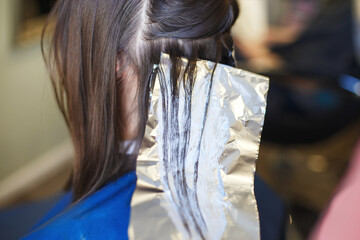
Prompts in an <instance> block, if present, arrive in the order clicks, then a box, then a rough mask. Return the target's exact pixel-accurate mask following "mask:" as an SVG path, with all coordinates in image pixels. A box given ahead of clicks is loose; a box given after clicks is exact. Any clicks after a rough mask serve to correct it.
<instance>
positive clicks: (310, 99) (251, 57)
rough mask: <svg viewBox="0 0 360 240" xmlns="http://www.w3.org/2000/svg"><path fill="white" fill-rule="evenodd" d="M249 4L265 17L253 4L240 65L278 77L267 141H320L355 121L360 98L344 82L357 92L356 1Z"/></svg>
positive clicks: (238, 39) (239, 40) (242, 33)
mask: <svg viewBox="0 0 360 240" xmlns="http://www.w3.org/2000/svg"><path fill="white" fill-rule="evenodd" d="M242 2H244V5H246V4H247V5H248V7H249V8H251V7H252V8H254V9H253V11H255V9H261V10H262V11H263V14H262V16H265V17H262V18H260V19H259V18H257V19H256V20H254V18H255V16H254V15H251V14H250V12H251V11H249V9H246V11H248V12H249V14H248V15H247V14H246V13H245V14H243V15H242V17H244V19H241V20H240V21H241V23H242V25H243V26H242V25H241V24H239V29H238V32H237V35H236V36H234V39H235V40H234V41H235V43H236V46H237V48H238V55H237V65H238V66H239V67H242V68H245V69H248V70H251V71H255V72H258V73H261V74H264V75H267V76H269V77H270V79H271V80H272V83H271V87H270V91H269V98H268V99H269V104H268V112H267V113H268V114H267V116H266V119H267V121H266V123H265V126H264V135H263V136H264V139H265V140H270V141H275V142H280V143H309V142H315V141H319V140H321V139H324V138H326V137H328V136H330V135H331V134H333V133H334V132H336V131H338V130H339V129H341V128H342V127H344V126H346V125H348V124H349V123H351V122H352V121H354V119H356V117H357V116H359V114H360V105H359V100H358V99H357V98H354V97H353V96H352V94H350V93H349V92H347V91H345V90H344V89H343V88H344V87H343V86H344V85H346V84H347V85H349V84H348V82H349V81H350V82H352V87H350V88H352V89H350V91H352V92H355V90H354V86H356V84H357V83H358V82H359V81H358V80H357V79H358V78H360V68H359V63H358V55H359V51H358V47H357V45H358V36H359V32H358V31H357V29H358V28H357V26H358V25H357V22H358V20H357V17H358V11H357V8H356V2H357V1H351V0H346V1H343V0H324V1H321V0H276V1H272V2H271V4H270V2H267V1H262V0H259V1H253V2H250V1H247V0H243V1H242ZM255 3H256V4H255ZM278 9H281V10H280V11H279V10H278ZM246 16H248V18H249V19H246ZM246 20H250V22H255V23H256V24H255V25H254V26H252V27H253V28H256V29H257V30H255V31H251V30H250V29H251V28H246V26H245V24H244V23H245V22H246ZM249 25H250V26H251V24H249ZM254 33H255V34H254ZM346 90H349V87H347V88H346ZM328 119H331V121H328Z"/></svg>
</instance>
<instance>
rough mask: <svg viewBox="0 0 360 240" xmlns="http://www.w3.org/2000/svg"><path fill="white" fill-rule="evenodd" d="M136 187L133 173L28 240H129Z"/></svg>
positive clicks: (71, 209)
mask: <svg viewBox="0 0 360 240" xmlns="http://www.w3.org/2000/svg"><path fill="white" fill-rule="evenodd" d="M135 187H136V174H135V172H134V171H133V172H130V173H128V174H126V175H124V176H122V177H121V178H119V179H118V180H116V181H114V182H112V183H110V184H107V185H106V186H104V187H103V188H101V189H100V190H99V191H97V192H95V193H93V194H91V195H90V196H88V197H87V198H85V199H84V200H82V201H80V202H78V203H76V204H73V205H70V206H68V207H67V208H66V209H65V210H64V211H62V212H61V213H59V214H58V215H56V216H55V217H54V218H52V219H50V220H49V221H47V222H45V223H44V224H42V225H41V226H39V227H38V228H36V229H35V230H34V231H33V232H31V233H30V234H28V235H27V236H25V237H24V239H49V236H51V239H127V231H128V226H129V220H130V202H131V198H132V195H133V193H134V190H135Z"/></svg>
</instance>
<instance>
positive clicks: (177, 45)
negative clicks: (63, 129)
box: [42, 0, 239, 201]
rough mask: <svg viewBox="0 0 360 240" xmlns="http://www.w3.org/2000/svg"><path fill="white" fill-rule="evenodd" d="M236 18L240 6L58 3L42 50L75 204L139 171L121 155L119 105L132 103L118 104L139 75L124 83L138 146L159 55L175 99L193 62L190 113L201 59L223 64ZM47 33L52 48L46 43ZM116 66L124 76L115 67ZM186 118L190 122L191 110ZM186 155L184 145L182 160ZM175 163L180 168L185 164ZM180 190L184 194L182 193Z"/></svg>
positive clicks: (198, 1)
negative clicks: (70, 152)
mask: <svg viewBox="0 0 360 240" xmlns="http://www.w3.org/2000/svg"><path fill="white" fill-rule="evenodd" d="M238 11H239V10H238V6H237V4H236V1H235V0H182V1H180V0H106V1H105V0H58V1H57V3H56V5H55V7H54V9H53V10H52V12H51V14H50V18H49V19H52V20H54V21H55V28H54V30H53V31H52V30H51V29H50V28H49V27H46V28H45V29H44V32H43V42H42V47H43V54H44V57H45V60H46V63H47V65H48V68H49V70H50V75H51V80H52V83H53V87H54V91H55V97H56V100H57V102H58V105H59V108H60V110H61V112H62V113H63V115H64V118H65V121H66V123H67V126H68V128H69V131H70V134H71V137H72V140H73V143H74V148H75V153H76V156H75V162H74V166H73V174H72V182H71V185H72V190H73V196H74V201H79V200H81V199H83V198H84V197H86V196H88V195H89V194H91V193H93V192H94V191H96V190H98V189H99V188H101V187H102V186H103V185H104V184H106V183H108V182H109V181H113V180H115V179H117V178H119V177H121V176H122V175H124V174H125V173H127V172H129V171H133V170H134V169H135V160H136V157H134V156H126V155H123V154H120V153H119V141H121V140H122V138H121V136H122V133H123V131H124V127H126V126H125V123H124V122H122V121H121V120H120V119H121V118H120V117H119V116H120V115H121V112H122V109H121V106H122V104H121V103H122V102H121V101H129V102H133V99H130V100H123V99H122V98H121V97H119V95H120V94H121V87H122V85H123V82H124V81H125V79H124V77H128V78H129V74H127V73H128V72H129V69H131V71H133V72H134V73H135V74H134V75H135V76H136V77H134V79H126V80H127V81H129V80H130V81H134V83H135V82H136V84H134V86H136V87H137V100H138V109H137V111H138V114H139V115H140V122H139V126H140V127H139V131H138V133H137V136H138V137H137V140H138V141H141V139H142V137H143V133H144V129H145V123H146V121H147V111H148V107H149V94H150V86H149V81H150V79H151V74H152V72H153V65H154V64H158V63H159V61H160V56H161V52H166V53H168V54H169V55H170V57H171V59H172V62H173V64H172V74H171V84H172V88H171V89H172V90H171V96H172V97H173V98H174V99H176V98H177V97H178V91H179V84H180V82H179V74H180V72H181V65H180V60H179V59H180V57H185V58H187V59H188V60H189V61H188V65H187V66H186V69H185V71H184V81H183V82H182V83H181V84H183V86H184V89H186V109H187V110H186V111H188V110H189V109H190V107H191V92H192V86H193V84H194V81H195V75H196V67H195V66H196V64H195V63H196V60H197V59H199V58H201V59H207V60H212V61H218V57H219V56H221V53H220V50H219V49H220V46H221V45H222V42H223V38H224V36H225V35H226V34H228V32H229V30H230V28H231V26H232V25H233V23H234V22H235V20H236V18H237V15H238ZM48 26H50V25H48ZM49 34H50V37H51V41H50V45H48V44H47V41H46V39H47V36H48V35H49ZM117 61H118V62H120V63H121V67H120V68H119V69H116V68H115V66H116V62H117ZM116 71H118V72H116ZM130 76H133V75H130ZM172 102H174V101H172ZM173 107H176V106H175V105H174V106H173ZM174 110H175V108H174ZM188 113H189V116H188V118H189V119H190V118H191V112H190V110H189V111H188ZM174 114H176V111H174ZM169 124H171V125H173V124H175V125H176V123H175V122H170V123H169ZM187 124H190V123H189V122H188V123H187ZM171 127H173V126H168V128H171ZM185 127H187V126H185ZM180 137H185V138H189V133H186V131H185V132H184V133H181V135H180ZM185 154H186V146H184V148H182V149H181V153H180V155H179V158H178V159H181V158H183V156H184V155H185ZM176 164H179V165H181V168H182V164H184V163H182V162H179V163H176ZM182 169H183V168H182ZM179 181H183V180H181V179H179ZM179 190H181V191H184V187H183V186H180V187H179ZM185 194H186V193H185Z"/></svg>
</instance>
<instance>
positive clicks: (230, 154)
mask: <svg viewBox="0 0 360 240" xmlns="http://www.w3.org/2000/svg"><path fill="white" fill-rule="evenodd" d="M183 61H184V62H183V63H184V65H185V64H186V60H183ZM169 66H170V59H169V56H168V55H166V54H163V55H162V58H161V62H160V65H159V67H158V74H157V77H156V80H155V86H154V90H153V93H152V99H151V107H150V112H149V120H148V123H147V126H146V132H145V137H144V141H143V144H142V147H141V149H140V154H139V157H138V164H137V174H138V179H139V180H138V187H137V190H136V192H135V194H134V197H133V200H132V215H131V225H130V228H129V237H130V239H189V238H191V239H250V240H251V239H260V233H259V216H258V211H257V205H256V200H255V196H254V190H253V188H254V184H253V183H254V172H255V161H256V159H257V156H258V149H259V142H260V133H261V130H262V126H263V122H264V114H265V108H266V95H267V91H268V79H267V78H265V77H262V76H259V75H256V74H252V73H249V72H246V71H243V70H240V69H236V68H232V67H229V66H225V65H221V64H218V65H217V66H216V69H215V72H214V76H213V78H212V81H211V74H212V70H213V69H214V67H215V64H214V63H212V62H209V61H198V62H197V76H196V81H195V84H194V87H193V89H192V91H193V92H192V94H191V98H190V99H189V98H187V97H186V96H187V94H185V91H188V89H184V88H182V89H181V90H180V93H179V98H178V99H175V100H174V99H172V98H171V97H170V96H171V95H170V93H169V92H170V91H169V90H170V84H169V81H170V80H169V79H170V77H169V74H170V68H169ZM174 101H175V102H174ZM189 112H190V113H191V115H190V118H189V115H188V113H189ZM189 119H190V121H189ZM169 126H172V128H171V129H170V130H169V129H168V127H169ZM174 126H175V127H174ZM186 129H188V130H189V129H190V130H189V131H186ZM168 130H169V131H168Z"/></svg>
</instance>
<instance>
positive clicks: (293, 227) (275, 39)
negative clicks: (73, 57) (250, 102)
mask: <svg viewBox="0 0 360 240" xmlns="http://www.w3.org/2000/svg"><path fill="white" fill-rule="evenodd" d="M238 1H239V4H240V8H241V15H240V18H239V19H238V21H237V23H236V24H235V26H234V28H233V29H232V35H233V38H234V43H235V46H236V51H235V52H236V54H235V56H236V59H235V60H236V65H237V66H238V67H240V68H242V69H245V70H249V71H252V72H256V73H259V74H262V75H265V76H268V77H269V78H270V90H269V94H268V108H267V113H266V119H265V125H264V130H263V136H262V142H261V145H260V154H259V160H258V164H257V173H258V175H259V176H260V178H262V179H263V180H264V181H265V182H266V183H267V184H268V185H269V186H270V187H271V188H272V189H273V190H274V192H275V193H276V194H277V196H278V197H279V199H281V201H282V202H283V205H284V208H285V213H286V214H285V216H284V225H283V226H284V228H283V229H282V230H281V231H283V234H282V236H280V237H279V238H278V239H290V240H293V239H294V240H302V239H307V238H308V237H309V236H310V234H311V232H313V229H314V227H315V226H316V224H317V222H318V220H319V216H321V215H323V213H324V211H326V209H327V206H328V203H329V201H330V199H331V197H332V195H333V194H334V192H335V191H336V189H337V188H338V185H339V183H340V182H341V179H342V178H343V176H344V175H345V174H346V173H347V172H348V171H349V169H348V166H349V164H351V161H355V159H354V158H353V157H352V156H353V152H354V150H355V148H356V147H355V146H356V143H357V142H358V140H359V136H360V80H359V79H360V65H359V60H360V25H359V24H360V1H359V0H238ZM53 2H54V1H53V0H0V106H1V107H0V239H17V238H18V237H20V236H22V235H23V234H24V233H26V232H27V231H28V230H29V229H30V228H31V226H32V225H33V224H34V221H35V222H36V221H37V220H38V219H40V218H41V217H42V216H43V215H44V214H45V213H46V212H47V211H48V210H49V208H50V207H51V206H52V205H53V204H54V202H55V201H56V200H57V199H58V198H59V196H61V194H62V189H63V187H64V185H65V183H66V180H67V178H68V176H69V174H70V169H71V162H72V156H73V150H72V147H71V143H70V141H69V136H68V132H67V130H66V126H65V123H64V121H63V119H62V117H61V115H60V113H59V111H58V109H57V106H56V103H55V101H54V98H53V95H52V89H51V84H50V80H49V78H48V75H47V72H46V69H45V65H44V63H43V58H42V55H41V49H40V37H41V30H42V27H43V25H44V23H45V19H46V16H47V14H48V12H49V10H50V9H51V6H52V4H53ZM358 147H359V145H358ZM17 219H19V220H20V219H21V224H19V221H16V220H17ZM14 222H17V223H18V224H14Z"/></svg>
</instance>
